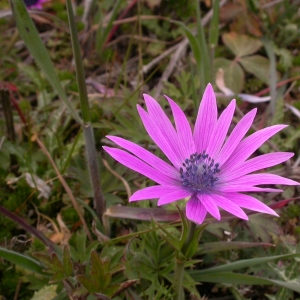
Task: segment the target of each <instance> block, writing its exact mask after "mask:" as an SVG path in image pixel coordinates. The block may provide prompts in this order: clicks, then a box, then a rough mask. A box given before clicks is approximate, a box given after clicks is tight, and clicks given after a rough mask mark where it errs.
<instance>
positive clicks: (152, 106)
mask: <svg viewBox="0 0 300 300" xmlns="http://www.w3.org/2000/svg"><path fill="white" fill-rule="evenodd" d="M144 100H145V102H146V106H147V111H148V114H149V117H150V118H151V119H152V120H153V121H154V122H155V124H156V126H157V128H158V130H159V131H160V132H161V133H162V135H163V136H164V137H165V139H166V140H167V141H168V143H169V144H170V145H171V146H172V145H174V148H173V151H174V152H175V153H176V155H177V156H178V157H180V159H181V161H183V160H184V159H185V158H186V157H185V154H184V153H183V152H182V151H181V150H182V149H181V145H180V143H179V141H178V136H177V133H176V130H175V128H174V126H173V124H172V123H171V121H170V119H169V118H168V117H167V115H166V113H165V112H164V110H163V109H162V108H161V106H160V105H159V103H158V102H157V101H156V100H155V99H154V98H152V97H151V96H149V95H147V94H144Z"/></svg>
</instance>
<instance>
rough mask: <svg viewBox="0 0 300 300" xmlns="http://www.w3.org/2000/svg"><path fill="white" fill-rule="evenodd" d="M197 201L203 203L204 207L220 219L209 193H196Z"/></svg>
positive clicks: (217, 209) (218, 211)
mask: <svg viewBox="0 0 300 300" xmlns="http://www.w3.org/2000/svg"><path fill="white" fill-rule="evenodd" d="M197 197H198V199H199V201H201V203H202V204H203V206H204V207H205V209H206V210H207V211H208V212H209V213H210V214H211V215H212V216H213V217H214V218H216V219H217V220H220V219H221V215H220V210H219V208H218V206H217V205H216V203H215V202H214V200H213V199H212V198H211V197H210V196H209V195H205V194H203V195H201V194H199V195H197Z"/></svg>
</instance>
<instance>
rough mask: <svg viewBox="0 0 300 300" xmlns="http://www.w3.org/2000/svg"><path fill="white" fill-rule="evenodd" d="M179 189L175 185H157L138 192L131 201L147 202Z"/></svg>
mask: <svg viewBox="0 0 300 300" xmlns="http://www.w3.org/2000/svg"><path fill="white" fill-rule="evenodd" d="M177 189H179V187H178V186H174V185H155V186H150V187H146V188H144V189H141V190H138V191H136V192H135V193H134V194H133V195H132V196H131V197H130V199H129V201H130V202H131V201H138V200H147V199H155V198H160V197H162V196H163V195H165V194H167V193H171V192H173V191H174V190H177Z"/></svg>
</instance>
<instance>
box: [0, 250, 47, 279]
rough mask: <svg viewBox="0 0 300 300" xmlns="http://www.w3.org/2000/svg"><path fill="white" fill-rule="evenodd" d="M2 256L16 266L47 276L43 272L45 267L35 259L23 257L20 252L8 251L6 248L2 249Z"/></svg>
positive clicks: (0, 252) (0, 253)
mask: <svg viewBox="0 0 300 300" xmlns="http://www.w3.org/2000/svg"><path fill="white" fill-rule="evenodd" d="M0 256H1V257H2V258H4V259H6V260H8V261H10V262H11V263H13V264H16V265H18V266H20V267H22V268H24V269H26V270H29V271H32V272H35V273H38V274H40V275H44V276H45V275H47V274H45V272H44V271H43V270H44V269H45V266H43V265H42V264H41V263H40V262H38V261H36V260H35V259H33V258H31V257H28V256H26V255H23V254H21V253H18V252H14V251H11V250H7V249H5V248H2V247H0Z"/></svg>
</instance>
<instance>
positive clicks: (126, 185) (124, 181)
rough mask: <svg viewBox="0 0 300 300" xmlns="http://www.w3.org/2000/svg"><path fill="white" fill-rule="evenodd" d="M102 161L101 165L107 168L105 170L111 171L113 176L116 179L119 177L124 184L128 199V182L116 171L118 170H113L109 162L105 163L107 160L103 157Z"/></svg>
mask: <svg viewBox="0 0 300 300" xmlns="http://www.w3.org/2000/svg"><path fill="white" fill-rule="evenodd" d="M102 162H103V165H104V166H105V167H106V168H107V170H108V171H109V172H110V173H112V174H113V175H114V176H116V177H117V178H118V179H120V180H121V181H122V182H123V184H124V186H125V189H126V193H127V197H128V199H129V198H130V197H131V190H130V187H129V184H128V182H127V181H126V180H125V179H124V178H123V177H122V176H121V175H120V174H119V173H118V172H115V171H114V170H113V169H112V168H111V167H110V166H109V164H108V163H107V161H106V160H105V159H102Z"/></svg>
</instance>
